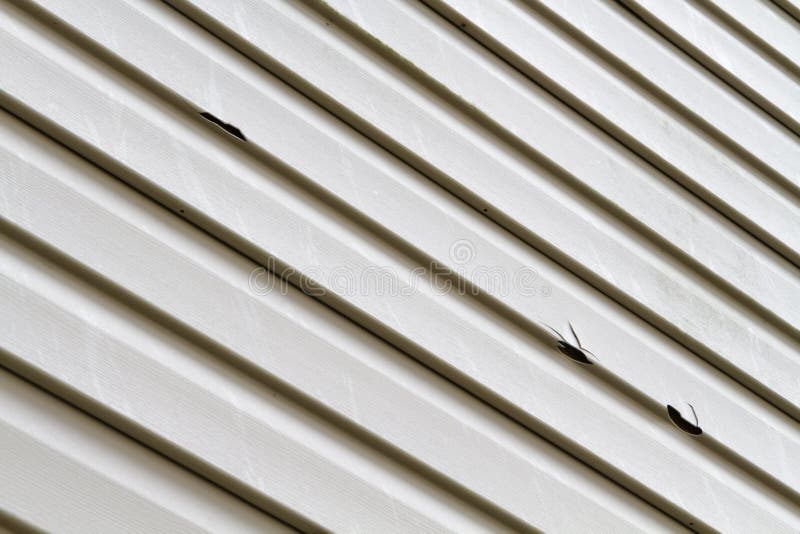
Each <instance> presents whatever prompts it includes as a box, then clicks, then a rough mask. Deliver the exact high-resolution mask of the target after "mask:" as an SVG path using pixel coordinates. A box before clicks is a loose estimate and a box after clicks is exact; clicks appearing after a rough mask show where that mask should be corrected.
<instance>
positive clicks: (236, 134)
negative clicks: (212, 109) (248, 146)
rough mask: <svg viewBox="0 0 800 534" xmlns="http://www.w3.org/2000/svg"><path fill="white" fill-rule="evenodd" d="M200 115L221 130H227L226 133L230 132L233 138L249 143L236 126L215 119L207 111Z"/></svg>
mask: <svg viewBox="0 0 800 534" xmlns="http://www.w3.org/2000/svg"><path fill="white" fill-rule="evenodd" d="M200 115H201V116H202V117H203V118H204V119H205V120H207V121H209V122H213V123H214V124H216V125H217V126H219V127H220V128H222V129H223V130H225V131H226V132H228V133H229V134H231V135H232V136H234V137H238V138H239V139H241V140H242V141H247V139H246V138H245V136H244V134H243V133H242V131H241V130H240V129H239V128H237V127H236V126H234V125H232V124H228V123H227V122H223V121H221V120H219V119H218V118H217V117H215V116H214V115H212V114H211V113H209V112H207V111H201V112H200Z"/></svg>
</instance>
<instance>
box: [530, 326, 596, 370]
mask: <svg viewBox="0 0 800 534" xmlns="http://www.w3.org/2000/svg"><path fill="white" fill-rule="evenodd" d="M542 324H544V323H542ZM567 324H568V325H569V331H570V332H571V333H572V337H573V338H575V342H576V343H577V344H578V346H575V345H573V344H572V343H570V342H569V341H567V340H566V339H565V338H564V336H562V335H561V334H560V333H559V331H558V330H556V329H555V328H553V327H552V326H550V325H547V324H544V326H546V327H547V328H548V329H550V330H552V331H553V333H555V334H556V335H557V336H558V337H559V339H558V340H557V341H556V347H558V351H559V352H560V353H561V354H563V355H564V356H566V357H567V358H569V359H571V360H573V361H576V362H578V363H580V364H583V365H594V362H593V361H592V360H590V359H589V357H588V356H587V355H586V353H589V354H592V353H591V352H589V351H588V350H586V349H584V348H583V346H582V345H581V340H580V339H579V338H578V334H576V333H575V329H574V328H572V323H567ZM592 356H594V354H592ZM594 357H595V358H596V356H594Z"/></svg>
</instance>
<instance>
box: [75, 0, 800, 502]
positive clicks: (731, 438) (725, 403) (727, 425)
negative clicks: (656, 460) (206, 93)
mask: <svg viewBox="0 0 800 534" xmlns="http://www.w3.org/2000/svg"><path fill="white" fill-rule="evenodd" d="M71 5H72V4H70V6H71ZM76 8H77V9H76V10H75V11H74V13H76V16H77V14H78V13H80V14H82V15H84V16H85V15H86V14H87V13H91V11H89V10H85V9H81V6H76ZM116 13H117V16H120V17H123V18H124V20H125V21H126V23H127V26H126V27H127V28H128V29H129V31H131V32H132V33H133V34H139V35H150V36H152V35H156V34H157V33H156V32H155V30H153V29H152V28H148V27H147V26H146V25H144V24H142V25H139V24H137V22H138V21H139V20H140V19H137V17H136V13H135V12H133V11H127V12H125V11H119V12H116ZM62 14H63V12H62ZM94 14H95V15H97V16H102V19H103V20H106V21H107V20H108V18H109V15H108V14H106V13H103V12H102V11H95V12H94ZM151 16H157V15H156V14H155V10H151ZM161 16H164V15H163V14H162V15H161ZM70 20H72V21H74V19H70ZM163 20H169V18H167V19H163ZM162 24H164V22H162ZM80 27H82V28H87V26H80ZM88 28H92V27H88ZM95 28H97V27H95ZM87 31H89V30H88V29H87ZM95 34H96V35H98V37H102V36H101V32H100V31H99V29H98V30H97V31H96V32H95ZM118 37H119V35H118ZM184 38H187V37H186V35H184ZM150 39H152V37H150ZM116 41H117V42H118V43H127V44H128V46H131V47H132V48H136V49H141V47H140V43H138V42H137V40H136V38H135V37H134V36H133V35H131V36H129V38H126V39H121V40H120V39H117V40H116ZM159 48H163V49H170V50H172V51H173V54H174V57H176V58H180V63H181V64H184V65H186V66H187V72H198V73H202V72H204V71H205V70H206V69H207V67H204V66H201V65H202V63H201V62H202V60H204V59H205V58H207V57H214V54H213V53H212V52H211V51H210V50H207V51H206V53H203V54H200V53H197V54H195V55H194V57H193V56H191V55H189V54H181V53H180V52H181V51H182V50H183V49H182V47H181V43H179V42H175V41H162V42H161V43H159ZM131 52H133V50H131ZM120 53H121V54H122V55H123V56H124V57H132V54H124V53H122V51H120ZM140 66H141V67H142V68H143V69H144V70H146V71H147V72H149V73H151V74H156V73H161V72H162V71H159V70H158V65H157V64H155V63H153V62H140ZM148 67H149V68H148ZM214 70H215V72H216V73H217V74H216V75H215V86H216V88H217V90H218V91H220V92H223V93H224V94H227V95H230V96H231V99H230V100H231V101H232V102H252V103H254V104H255V105H256V106H258V108H259V109H261V110H262V111H266V110H270V113H269V114H270V116H271V117H272V120H271V121H270V124H269V126H268V128H266V129H265V128H264V127H263V126H260V124H259V123H258V122H254V121H250V122H248V119H247V118H248V116H249V115H251V114H252V113H251V112H249V111H248V110H246V109H244V110H241V111H239V110H238V109H237V108H236V106H235V105H233V104H230V103H229V104H227V105H226V107H225V109H224V110H223V109H214V111H215V113H220V114H221V115H222V116H226V117H233V118H235V122H237V124H243V125H246V126H247V127H246V130H247V132H248V139H249V140H250V141H251V142H254V143H261V144H262V146H265V147H266V146H275V147H276V149H278V150H280V149H281V146H282V145H281V144H280V142H285V141H286V140H287V135H286V134H285V133H283V132H297V135H298V140H299V139H304V140H305V141H307V142H309V143H314V146H316V147H317V150H316V151H315V157H314V159H315V160H316V159H319V158H321V157H322V152H321V151H320V150H319V148H320V147H322V146H324V143H325V140H324V139H319V135H318V134H316V135H315V132H314V131H307V130H304V127H305V125H304V124H302V123H297V122H295V123H288V125H286V123H281V122H279V121H278V120H277V117H278V116H280V112H279V111H277V110H271V108H270V107H269V106H270V102H269V101H265V100H264V98H265V97H264V95H262V94H259V93H258V92H256V91H255V88H253V87H248V86H246V85H244V83H243V82H242V81H238V84H237V83H236V82H237V80H236V79H232V78H231V77H225V76H223V74H222V73H223V72H225V71H227V72H230V70H229V69H227V68H226V67H225V64H217V66H215V67H214ZM169 74H170V71H168V70H167V69H163V76H164V77H162V79H163V80H165V82H166V81H170V82H171V87H173V88H176V89H177V88H180V89H182V90H183V91H184V92H185V93H189V94H191V95H192V96H194V94H192V92H194V93H196V94H202V92H203V91H202V84H201V83H200V80H199V79H198V78H197V77H190V76H186V75H184V76H181V77H172V78H167V77H168V76H169ZM251 76H252V77H253V80H254V82H255V80H257V78H256V77H255V75H253V74H252V73H251ZM199 98H202V96H200V97H199ZM206 103H207V102H206V101H199V102H194V104H195V105H197V106H200V107H202V108H203V109H208V108H207V107H205V106H204V105H205V104H206ZM284 105H286V103H285V101H284ZM240 121H244V122H240ZM317 123H318V122H317ZM279 124H280V125H281V127H280V128H276V127H277V126H278V125H279ZM276 130H277V131H280V132H282V133H281V134H280V139H279V140H277V141H272V140H271V139H270V138H269V136H270V131H276ZM337 138H338V139H341V135H339V136H337ZM265 141H266V142H269V143H270V145H267V144H266V143H265ZM297 144H298V145H299V144H300V143H299V141H298V143H297ZM290 146H295V145H294V143H290ZM337 148H338V150H339V153H336V149H333V150H332V152H334V153H336V157H337V158H341V157H342V153H341V150H343V149H346V148H347V147H344V146H341V147H337ZM350 150H354V149H350ZM361 150H362V152H363V150H364V148H361ZM283 154H285V151H284V152H283V153H278V155H281V156H283ZM308 162H309V160H308V158H305V157H304V154H302V153H301V154H298V155H297V156H294V159H293V160H292V164H293V165H303V164H306V163H308ZM334 166H335V164H330V165H327V166H326V165H321V168H322V169H325V170H327V174H326V173H325V172H309V171H306V174H308V175H309V176H319V177H320V178H319V179H320V180H324V179H326V178H327V179H328V183H330V176H331V173H330V170H329V169H331V168H333V167H334ZM348 169H349V171H350V177H349V181H348V182H346V183H347V186H348V187H350V188H352V180H355V179H358V178H357V176H358V175H359V174H360V171H364V173H363V174H364V176H365V177H370V179H371V183H372V185H373V186H377V185H380V186H381V189H382V191H384V192H385V193H389V191H388V190H386V189H385V188H386V187H387V185H385V181H375V177H376V173H378V172H380V171H379V169H373V170H371V171H369V172H366V171H367V169H365V168H364V167H363V166H359V165H357V163H354V160H352V159H351V160H350V163H349V164H348ZM354 175H355V176H356V178H354V177H353V176H354ZM367 186H368V184H367V183H365V184H364V186H362V187H367ZM359 189H360V188H359ZM339 190H340V191H342V190H343V189H342V188H339ZM343 195H344V196H345V197H346V196H347V192H346V191H345V192H344V193H343ZM386 197H387V198H390V199H391V201H392V203H393V204H394V205H395V208H394V210H395V211H398V212H399V213H401V214H402V213H405V212H406V211H407V210H411V209H415V210H416V211H417V213H418V214H419V215H422V214H425V216H424V218H423V220H425V221H434V220H437V218H439V217H440V216H437V215H436V214H431V213H430V211H428V210H425V206H426V204H424V201H423V200H422V199H420V198H416V199H415V198H414V197H411V198H408V197H409V195H408V193H407V192H404V191H403V190H398V189H394V190H392V192H391V194H387V195H386ZM404 198H408V201H407V202H408V205H407V206H404V200H403V199H404ZM356 200H357V199H356ZM350 202H354V201H353V200H350ZM438 204H439V205H441V202H440V203H438ZM351 205H354V207H355V208H357V209H360V210H362V212H363V211H367V212H368V214H369V215H372V216H373V217H374V218H376V219H378V222H380V223H383V225H384V226H387V227H389V228H394V229H395V230H396V231H397V230H399V229H402V228H401V225H402V224H403V221H402V220H398V218H396V217H395V218H391V219H388V218H387V217H386V214H387V213H390V211H389V210H391V209H392V206H391V205H388V204H387V205H385V206H382V205H380V204H376V202H375V199H374V198H371V199H370V202H365V203H361V204H351ZM397 207H401V208H402V209H397ZM412 222H413V221H412ZM445 223H446V221H445V220H444V219H443V220H442V224H445ZM446 224H448V225H450V226H452V225H453V224H458V223H457V222H456V221H452V220H451V221H449V222H447V223H446ZM465 232H466V231H465V230H461V231H460V233H459V234H458V235H461V236H462V237H469V238H470V239H471V240H472V241H471V242H472V243H473V244H475V243H478V241H477V239H476V238H475V237H474V236H472V235H470V234H466V233H465ZM418 234H419V231H418V230H417V229H416V228H411V229H410V230H409V232H408V234H407V235H408V236H409V237H408V239H413V237H412V236H414V235H418ZM434 237H435V236H434ZM423 242H424V239H423V240H422V242H421V241H420V239H417V245H418V246H421V245H423ZM441 242H443V243H446V240H445V239H442V240H441ZM428 250H431V249H428ZM440 255H441V254H440ZM476 255H477V256H478V258H477V259H478V260H480V261H483V262H485V263H487V264H489V263H490V261H489V259H490V258H489V257H488V256H485V255H484V253H483V251H482V250H478V251H476ZM491 261H492V262H494V264H499V258H498V256H497V255H495V256H494V257H492V258H491ZM505 262H506V263H505V264H506V265H509V263H508V260H505ZM450 267H455V266H453V265H451V266H450ZM521 267H522V264H516V265H513V266H511V265H509V267H507V270H508V271H514V270H519V269H521ZM509 298H513V295H512V296H510V297H507V298H505V299H504V300H505V301H506V303H507V304H508V305H509V307H511V308H514V309H515V311H516V312H518V313H519V314H521V315H531V314H536V313H541V311H540V310H537V309H535V308H531V307H530V304H529V303H528V302H525V301H524V300H523V299H517V300H516V301H512V302H508V300H509ZM585 298H586V297H581V299H580V300H585ZM548 303H549V304H550V305H551V306H556V305H558V304H560V302H559V295H556V296H553V295H551V296H550V297H549V299H548ZM580 306H582V304H581V303H579V302H576V301H575V300H573V301H572V302H567V303H565V304H563V305H558V307H559V308H561V309H564V310H567V309H568V310H570V317H571V318H572V320H573V321H575V320H576V317H579V314H578V312H577V310H576V308H578V307H580ZM587 311H589V310H587ZM590 313H591V312H590ZM565 319H566V317H565V316H561V317H553V316H552V315H551V316H550V317H547V322H549V323H550V324H560V323H562V322H563V321H564V320H565ZM598 321H601V318H600V317H599V316H597V315H596V314H592V315H591V322H592V323H595V324H596V323H597V322H598ZM607 328H619V327H615V326H613V325H608V326H605V327H602V326H601V327H599V329H600V330H601V331H607ZM584 333H585V331H583V330H582V334H584ZM628 335H629V334H627V333H626V332H624V331H623V330H618V334H617V335H615V336H614V337H613V339H611V340H609V341H614V343H615V344H618V343H617V342H618V340H619V339H620V337H619V336H628ZM593 337H594V336H592V335H591V332H589V337H588V338H589V339H590V340H591V339H593ZM602 341H603V339H602V338H601V339H600V340H598V345H595V344H593V345H592V346H593V348H595V349H603V348H606V347H604V346H603V343H602ZM633 343H636V344H640V342H637V341H635V340H630V341H629V342H628V343H626V345H631V344H633ZM607 348H608V350H601V351H600V352H602V353H606V354H607V353H609V352H610V351H611V350H612V346H611V345H609V346H608V347H607ZM643 350H644V351H649V350H650V349H647V348H644V347H641V346H639V347H637V348H636V349H634V348H633V347H631V349H630V350H628V351H625V354H623V355H622V358H621V360H622V361H618V360H612V361H608V360H605V359H604V361H603V364H604V367H605V368H608V369H609V370H611V371H612V372H613V373H614V374H616V375H617V376H619V377H621V378H623V379H625V380H626V382H628V384H631V385H635V387H636V388H637V389H639V390H641V391H642V392H644V393H645V394H646V395H648V396H649V397H651V398H652V399H656V400H657V401H659V404H660V405H661V406H662V407H663V406H665V405H666V404H668V403H670V402H675V401H676V400H678V399H691V398H692V396H699V395H700V394H699V393H698V392H700V391H703V392H704V393H703V397H704V398H705V403H709V402H714V400H712V399H713V398H714V397H715V395H714V394H713V393H709V392H708V391H707V388H708V385H701V383H699V382H697V381H696V379H695V378H693V377H692V376H690V375H688V374H687V373H685V372H682V371H681V370H680V369H675V368H674V364H673V365H672V368H669V367H668V369H669V370H668V371H666V370H665V372H668V373H670V374H675V376H676V378H675V380H673V381H672V382H675V383H679V384H683V385H684V388H683V391H684V392H683V393H680V392H679V388H676V387H672V388H671V389H670V390H666V389H664V383H663V380H662V379H661V377H663V374H662V373H652V372H649V373H648V372H647V371H648V369H649V370H652V365H653V362H652V360H651V361H648V362H647V364H646V365H643V361H642V359H641V354H642V351H643ZM673 350H674V349H673ZM653 357H660V356H656V355H653ZM667 365H668V366H669V363H667ZM651 376H652V378H653V379H650V377H651ZM687 382H688V383H689V384H692V385H691V387H685V385H686V384H687ZM715 400H716V402H718V403H719V404H718V405H717V406H714V407H707V406H702V407H700V406H698V409H699V410H700V412H699V417H700V418H701V419H702V420H703V421H704V422H707V423H706V428H707V432H709V434H712V435H714V436H715V437H716V438H717V439H718V440H719V441H720V442H722V443H725V444H726V445H727V446H728V447H730V448H732V449H733V450H734V451H738V453H739V454H741V456H743V457H746V458H750V459H751V460H752V461H754V462H755V463H756V465H758V466H760V468H763V469H765V470H766V471H767V472H768V473H770V474H771V475H770V476H772V477H774V478H775V479H777V480H782V481H783V482H782V483H783V484H784V485H785V486H786V487H790V488H791V487H796V486H797V485H798V475H797V474H796V473H795V471H794V470H793V469H789V470H787V469H786V466H785V462H783V461H781V460H780V457H781V456H780V454H776V451H777V450H782V449H784V448H785V447H790V448H793V447H796V445H795V444H794V443H796V442H794V440H793V439H791V438H790V439H789V440H786V439H782V440H780V443H782V445H780V446H778V445H777V443H776V447H777V448H771V447H767V448H765V447H764V444H763V442H762V441H761V440H753V439H749V437H750V436H754V435H760V434H762V433H761V432H758V431H755V432H752V433H741V432H740V431H739V430H738V429H740V428H742V425H743V422H742V420H743V418H744V419H749V421H750V424H753V425H758V424H759V421H758V420H757V419H755V418H753V417H752V416H750V417H748V416H747V415H746V414H745V413H746V412H745V410H746V408H744V407H733V406H731V405H730V404H729V403H730V400H728V399H727V398H725V397H724V396H716V399H715ZM725 416H729V417H730V419H729V420H728V421H727V422H723V421H720V420H719V418H720V417H725ZM767 428H772V427H765V430H766V429H767ZM768 434H772V432H768ZM790 434H791V431H790ZM795 437H796V436H795Z"/></svg>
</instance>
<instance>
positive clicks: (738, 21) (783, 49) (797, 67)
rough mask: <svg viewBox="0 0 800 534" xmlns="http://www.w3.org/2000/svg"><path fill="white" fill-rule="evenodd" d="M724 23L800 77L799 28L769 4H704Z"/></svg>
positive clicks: (734, 0)
mask: <svg viewBox="0 0 800 534" xmlns="http://www.w3.org/2000/svg"><path fill="white" fill-rule="evenodd" d="M700 5H701V6H703V7H704V8H705V9H708V10H711V11H712V12H713V13H714V14H715V15H716V16H718V17H720V18H721V19H722V20H724V23H725V24H726V25H727V26H728V27H730V28H731V29H733V30H734V31H735V32H737V33H738V34H739V35H742V36H744V37H745V38H746V39H748V41H749V43H748V44H751V45H753V47H754V48H757V49H760V51H762V52H763V53H765V54H767V55H768V56H769V57H770V59H772V60H774V61H776V62H778V63H780V64H781V65H782V66H783V68H785V69H787V70H789V71H790V72H792V73H793V74H794V75H795V76H798V74H800V24H798V23H797V21H794V20H792V18H791V17H790V16H788V15H787V14H786V13H784V12H783V11H781V9H780V8H778V7H776V6H775V5H773V4H772V3H771V2H769V0H766V1H765V0H754V1H753V2H742V1H739V0H702V1H701V2H700Z"/></svg>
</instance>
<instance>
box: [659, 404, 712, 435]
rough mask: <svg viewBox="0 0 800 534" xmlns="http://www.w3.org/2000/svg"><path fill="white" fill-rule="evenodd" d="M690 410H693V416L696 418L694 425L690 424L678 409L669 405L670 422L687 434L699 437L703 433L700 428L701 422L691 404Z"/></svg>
mask: <svg viewBox="0 0 800 534" xmlns="http://www.w3.org/2000/svg"><path fill="white" fill-rule="evenodd" d="M689 408H691V409H692V415H693V416H694V423H690V422H689V421H687V420H686V419H685V418H684V417H683V416H682V415H681V412H679V411H678V410H677V409H676V408H674V407H673V406H671V405H669V404H667V416H669V420H670V421H672V423H673V424H674V425H675V426H677V427H678V428H680V429H681V430H683V431H684V432H686V433H687V434H691V435H692V436H699V435H700V434H702V433H703V430H702V429H701V428H700V427H699V426H698V423H699V421H698V420H697V414H696V413H695V411H694V406H692V405H691V404H689Z"/></svg>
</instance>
